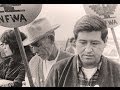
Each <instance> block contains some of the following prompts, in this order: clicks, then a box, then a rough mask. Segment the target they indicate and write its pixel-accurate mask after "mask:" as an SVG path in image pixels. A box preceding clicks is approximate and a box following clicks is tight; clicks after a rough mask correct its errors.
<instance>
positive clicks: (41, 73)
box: [23, 18, 71, 87]
mask: <svg viewBox="0 0 120 90" xmlns="http://www.w3.org/2000/svg"><path fill="white" fill-rule="evenodd" d="M58 27H59V25H54V26H52V25H51V24H50V22H49V21H48V20H47V19H46V18H40V19H37V20H35V21H33V22H32V23H31V24H29V25H28V26H27V27H26V32H27V34H28V35H27V36H28V37H27V38H26V39H25V40H24V41H23V45H24V46H26V45H30V46H31V47H32V49H33V52H34V53H36V55H35V56H34V57H33V58H32V59H31V60H30V62H29V67H30V71H31V74H32V77H33V81H34V85H35V86H36V87H43V86H44V82H45V80H46V78H47V75H48V73H49V71H50V69H51V67H52V66H53V64H55V63H56V62H57V61H60V60H62V59H64V58H68V57H70V56H71V54H69V53H67V52H65V51H61V50H60V49H58V48H57V47H56V45H55V32H54V30H56V29H57V28H58ZM26 82H27V81H26Z"/></svg>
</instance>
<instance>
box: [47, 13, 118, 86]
mask: <svg viewBox="0 0 120 90" xmlns="http://www.w3.org/2000/svg"><path fill="white" fill-rule="evenodd" d="M73 32H74V36H75V40H76V50H77V54H76V55H74V56H73V57H70V58H67V59H64V60H62V61H59V62H58V63H56V64H54V66H53V67H52V69H51V71H50V73H49V75H48V78H47V80H46V84H45V86H46V87H120V65H119V64H118V63H115V62H113V61H112V60H110V59H109V58H107V57H105V56H103V55H102V53H103V50H104V48H105V46H106V43H107V39H108V29H107V25H106V22H105V21H104V20H103V19H101V18H100V17H98V16H95V15H85V16H83V17H82V18H80V19H79V20H78V21H77V22H76V24H75V26H74V31H73Z"/></svg>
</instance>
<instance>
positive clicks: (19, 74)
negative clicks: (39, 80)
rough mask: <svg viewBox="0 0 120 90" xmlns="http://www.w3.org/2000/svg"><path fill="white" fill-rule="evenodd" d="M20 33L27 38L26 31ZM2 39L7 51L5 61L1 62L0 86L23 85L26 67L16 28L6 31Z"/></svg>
mask: <svg viewBox="0 0 120 90" xmlns="http://www.w3.org/2000/svg"><path fill="white" fill-rule="evenodd" d="M20 35H21V38H22V40H24V39H25V38H26V36H25V34H24V33H22V32H20ZM0 41H1V42H2V43H1V47H2V48H3V50H4V53H5V56H4V58H3V61H2V62H1V63H0V87H22V82H23V81H24V79H25V67H24V64H23V62H22V57H21V54H20V50H19V47H18V44H17V40H16V36H15V32H14V30H7V31H5V32H4V33H3V34H2V36H1V38H0ZM27 48H28V47H27Z"/></svg>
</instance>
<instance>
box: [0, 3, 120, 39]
mask: <svg viewBox="0 0 120 90" xmlns="http://www.w3.org/2000/svg"><path fill="white" fill-rule="evenodd" d="M85 14H86V13H85V10H84V8H83V5H82V4H43V5H42V10H41V12H40V14H39V15H38V17H37V18H36V19H38V18H41V17H46V18H47V19H48V20H49V21H50V23H51V25H55V24H59V25H60V27H59V28H58V29H57V30H56V31H55V34H56V35H55V38H56V40H67V39H68V38H70V37H72V36H73V28H74V24H75V22H76V21H77V20H78V19H79V18H80V17H82V16H83V15H85ZM6 29H8V28H6V27H2V26H0V34H2V33H3V32H4V31H5V30H6ZM19 29H20V31H22V32H24V33H25V30H24V29H25V26H22V27H20V28H19ZM119 29H120V26H117V27H115V28H114V30H115V32H116V36H117V37H118V38H119V34H120V30H119ZM109 32H110V30H109ZM111 35H112V34H111V33H110V36H111Z"/></svg>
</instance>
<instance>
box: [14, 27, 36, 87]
mask: <svg viewBox="0 0 120 90" xmlns="http://www.w3.org/2000/svg"><path fill="white" fill-rule="evenodd" d="M14 31H15V35H16V39H17V43H18V46H19V50H20V53H21V56H22V60H23V63H24V66H25V71H26V72H27V76H28V80H29V83H30V86H31V87H34V84H33V80H32V75H31V72H30V68H29V65H28V61H27V56H26V53H25V50H24V47H23V44H22V39H21V36H20V32H19V29H18V27H17V28H14Z"/></svg>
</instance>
